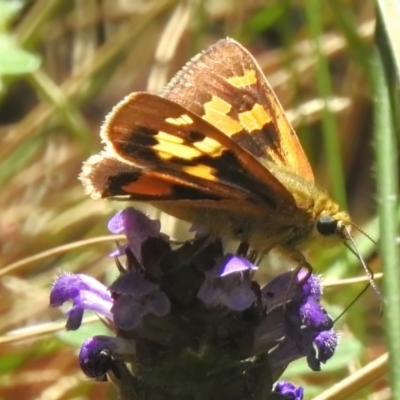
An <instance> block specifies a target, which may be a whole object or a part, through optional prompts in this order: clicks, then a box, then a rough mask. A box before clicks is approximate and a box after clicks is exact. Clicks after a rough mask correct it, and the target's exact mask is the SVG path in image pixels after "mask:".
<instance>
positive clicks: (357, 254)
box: [343, 226, 382, 302]
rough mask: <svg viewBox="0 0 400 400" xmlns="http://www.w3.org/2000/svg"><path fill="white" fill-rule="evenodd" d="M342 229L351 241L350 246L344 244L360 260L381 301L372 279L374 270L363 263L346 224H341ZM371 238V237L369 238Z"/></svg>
mask: <svg viewBox="0 0 400 400" xmlns="http://www.w3.org/2000/svg"><path fill="white" fill-rule="evenodd" d="M343 230H344V231H345V233H346V238H347V239H348V240H349V241H350V242H351V244H352V246H353V248H352V247H350V246H349V245H348V243H345V246H346V247H347V248H348V249H349V250H350V251H351V252H352V253H353V254H354V255H355V256H356V257H357V258H358V260H359V261H360V263H361V265H362V267H363V269H364V271H365V273H366V275H367V277H368V280H369V285H370V286H371V287H372V290H373V291H374V292H375V294H376V295H377V296H378V298H379V300H380V301H381V302H382V296H381V292H380V290H379V288H378V286H377V285H376V283H375V281H374V272H373V271H372V270H371V268H369V267H368V265H367V264H366V263H365V261H364V259H363V258H362V257H361V254H360V252H359V251H358V248H357V246H356V243H355V241H354V239H353V236H352V235H351V234H350V231H349V230H348V229H347V227H346V226H343ZM371 240H372V239H371Z"/></svg>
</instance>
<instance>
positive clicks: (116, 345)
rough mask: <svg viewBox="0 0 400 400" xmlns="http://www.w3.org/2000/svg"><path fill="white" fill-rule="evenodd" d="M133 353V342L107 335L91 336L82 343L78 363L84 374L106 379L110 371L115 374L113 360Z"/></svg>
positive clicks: (96, 378) (102, 379) (101, 379)
mask: <svg viewBox="0 0 400 400" xmlns="http://www.w3.org/2000/svg"><path fill="white" fill-rule="evenodd" d="M134 354H135V346H134V342H133V343H132V341H130V340H126V339H122V338H112V337H109V336H93V337H91V338H89V339H87V340H85V342H84V343H83V344H82V346H81V349H80V352H79V356H78V359H79V365H80V367H81V369H82V371H83V372H84V373H85V375H86V376H88V377H90V378H93V379H95V380H97V381H106V380H107V373H109V372H110V371H111V372H113V373H114V374H117V370H116V367H115V360H117V359H118V358H123V357H126V356H127V355H134Z"/></svg>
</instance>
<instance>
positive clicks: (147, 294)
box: [110, 271, 171, 331]
mask: <svg viewBox="0 0 400 400" xmlns="http://www.w3.org/2000/svg"><path fill="white" fill-rule="evenodd" d="M110 291H111V292H112V293H113V294H114V298H115V300H114V304H113V307H112V313H113V316H114V323H115V325H116V326H117V327H118V328H119V329H122V330H125V331H129V330H132V329H135V328H137V327H138V326H140V325H141V323H142V319H143V317H144V316H145V315H146V314H154V315H156V316H158V317H163V316H165V315H167V314H168V313H169V311H170V308H171V304H170V301H169V299H168V297H167V295H166V294H165V293H163V292H162V291H160V290H159V285H157V284H154V283H151V282H149V281H148V280H146V279H145V278H144V276H143V275H142V274H140V273H139V272H136V271H127V272H126V273H125V274H122V275H121V276H119V278H118V279H117V280H116V281H115V282H114V283H113V284H112V285H111V286H110Z"/></svg>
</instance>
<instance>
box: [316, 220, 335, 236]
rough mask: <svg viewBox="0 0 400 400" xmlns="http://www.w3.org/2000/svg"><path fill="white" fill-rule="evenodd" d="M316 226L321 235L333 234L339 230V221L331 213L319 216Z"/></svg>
mask: <svg viewBox="0 0 400 400" xmlns="http://www.w3.org/2000/svg"><path fill="white" fill-rule="evenodd" d="M316 228H317V231H318V232H319V233H320V234H321V235H324V236H328V235H333V234H334V233H336V232H337V228H338V221H337V220H336V219H334V218H333V217H332V216H331V215H322V216H320V217H319V218H318V221H317V225H316Z"/></svg>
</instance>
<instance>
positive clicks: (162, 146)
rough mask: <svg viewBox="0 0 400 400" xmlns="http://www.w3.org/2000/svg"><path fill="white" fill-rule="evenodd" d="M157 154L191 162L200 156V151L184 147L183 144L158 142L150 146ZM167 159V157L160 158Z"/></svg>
mask: <svg viewBox="0 0 400 400" xmlns="http://www.w3.org/2000/svg"><path fill="white" fill-rule="evenodd" d="M152 148H153V149H154V150H155V151H156V152H157V154H160V156H161V153H166V154H167V155H168V154H169V155H170V156H172V157H177V158H183V159H185V160H193V159H194V158H196V157H200V156H201V151H199V150H197V149H194V148H193V147H189V146H186V145H184V144H178V143H171V142H164V141H162V142H160V143H159V144H156V145H154V146H152ZM162 158H165V159H167V158H168V157H165V156H162Z"/></svg>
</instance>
